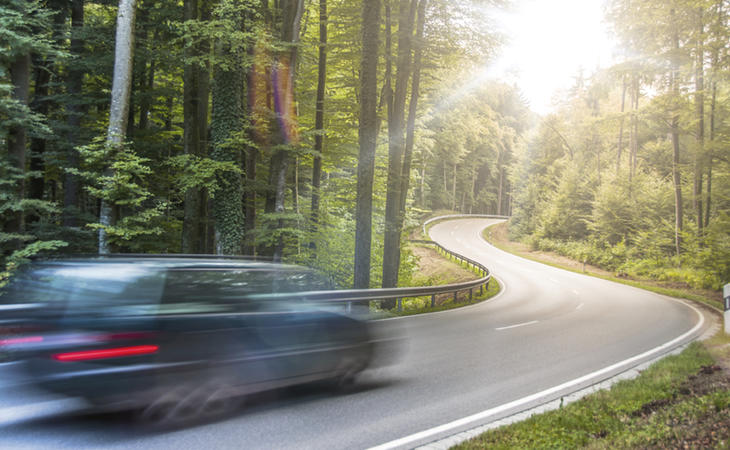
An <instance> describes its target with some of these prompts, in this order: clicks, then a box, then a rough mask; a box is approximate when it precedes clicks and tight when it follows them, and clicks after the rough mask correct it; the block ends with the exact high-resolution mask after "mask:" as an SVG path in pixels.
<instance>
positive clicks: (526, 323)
mask: <svg viewBox="0 0 730 450" xmlns="http://www.w3.org/2000/svg"><path fill="white" fill-rule="evenodd" d="M533 323H538V321H537V320H533V321H530V322H523V323H518V324H515V325H509V326H506V327H499V328H495V330H497V331H502V330H509V329H510V328H517V327H524V326H525V325H532V324H533Z"/></svg>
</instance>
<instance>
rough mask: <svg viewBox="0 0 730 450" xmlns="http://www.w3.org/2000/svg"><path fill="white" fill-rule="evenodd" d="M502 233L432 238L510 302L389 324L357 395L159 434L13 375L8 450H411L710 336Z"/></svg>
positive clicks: (6, 411)
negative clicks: (490, 278) (504, 245)
mask: <svg viewBox="0 0 730 450" xmlns="http://www.w3.org/2000/svg"><path fill="white" fill-rule="evenodd" d="M494 222H495V220H493V219H465V220H455V221H449V222H442V223H439V224H437V225H435V226H433V227H432V228H431V236H432V238H433V239H434V240H436V241H438V242H439V243H441V244H442V245H444V246H445V247H448V248H450V249H452V250H454V251H456V252H458V253H461V254H463V255H465V256H468V257H470V258H472V259H475V260H478V261H480V262H481V263H483V264H484V265H486V266H487V267H489V268H490V269H491V271H492V273H493V274H494V275H495V276H496V277H497V278H498V279H499V280H500V282H502V283H503V286H504V291H503V293H501V294H499V295H498V296H497V297H495V298H493V299H492V300H490V301H488V302H485V303H481V304H479V305H476V306H470V307H467V308H462V309H458V310H452V311H448V312H443V313H436V314H426V315H420V316H412V317H407V318H402V319H395V320H389V321H386V322H383V323H382V324H381V325H382V326H385V327H397V328H399V329H400V330H402V332H403V333H405V335H407V337H408V340H407V344H406V347H407V348H405V349H404V351H403V354H402V357H401V358H400V359H399V360H398V362H397V363H396V364H395V365H393V366H390V367H387V368H382V369H377V370H373V371H370V372H368V373H366V374H364V375H363V376H362V378H361V380H360V381H359V383H358V385H357V386H356V388H355V389H353V390H352V391H351V392H348V393H346V394H342V395H333V394H332V393H330V392H326V391H322V390H304V389H299V390H294V391H293V392H292V391H291V390H288V391H286V392H273V393H270V394H265V395H261V396H259V397H257V398H255V399H252V401H251V402H249V405H248V406H247V407H244V408H242V409H241V410H240V412H239V413H237V414H235V415H233V416H232V417H229V418H227V419H225V420H221V421H219V422H216V423H209V424H205V425H200V426H196V427H192V428H188V429H184V430H177V431H171V432H166V433H159V432H158V433H151V432H146V431H144V430H142V429H140V428H138V427H137V426H135V425H133V424H132V423H130V422H129V421H128V420H126V417H124V416H120V415H112V416H96V415H90V414H85V413H84V412H83V409H82V408H81V406H82V405H81V404H80V403H79V402H77V401H75V400H69V399H54V398H50V397H48V396H46V395H45V394H42V393H39V392H34V391H32V390H31V389H29V388H28V387H27V386H24V385H19V384H18V380H17V379H16V378H15V377H14V375H13V374H12V371H13V369H12V366H6V367H0V377H4V378H0V447H2V448H76V449H80V448H99V447H104V448H125V449H126V448H145V449H147V448H175V449H177V450H180V449H187V448H191V449H193V448H194V449H198V448H207V449H217V448H249V449H250V448H254V449H255V448H271V449H274V448H275V449H287V448H292V449H294V448H296V449H306V448H312V449H328V448H337V449H339V448H348V449H351V448H370V447H375V446H382V447H381V448H394V447H414V446H417V445H421V444H425V443H428V442H431V441H433V440H435V439H438V438H441V437H445V436H447V435H450V434H454V433H456V432H458V431H461V430H464V429H468V428H472V427H475V426H477V425H480V424H483V423H487V422H490V421H493V420H497V419H499V418H501V417H504V416H507V415H509V414H512V413H514V412H517V411H521V410H524V409H526V408H528V407H530V406H535V405H537V404H540V403H542V402H545V401H548V400H551V399H555V398H558V397H560V396H562V395H566V394H567V393H569V392H572V391H576V390H578V389H580V388H583V387H586V386H588V385H591V384H594V383H596V382H598V381H601V380H603V379H606V378H608V377H610V376H612V375H615V374H616V373H618V372H621V371H623V370H626V369H628V368H629V367H632V366H635V365H637V364H639V363H641V362H643V361H645V360H648V359H651V358H652V357H656V356H657V354H658V353H662V352H666V351H669V350H671V348H673V347H676V346H678V345H681V344H682V343H685V342H687V341H689V340H691V339H692V338H694V337H696V336H697V335H698V334H699V333H701V331H702V329H703V328H704V327H705V326H707V323H708V322H707V321H705V320H704V319H703V318H702V316H701V313H699V312H698V311H697V310H695V309H694V308H692V307H690V306H688V305H685V304H684V303H682V302H679V301H675V300H671V299H668V298H667V297H663V296H659V295H656V294H653V293H650V292H646V291H642V290H639V289H635V288H631V287H628V286H625V285H621V284H616V283H612V282H608V281H604V280H600V279H595V278H590V277H586V276H582V275H579V274H575V273H572V272H566V271H563V270H559V269H555V268H552V267H548V266H545V265H541V264H538V263H535V262H532V261H527V260H524V259H521V258H518V257H515V256H512V255H510V254H507V253H504V252H502V251H500V250H498V249H496V248H494V247H492V246H490V245H489V244H487V243H485V242H484V241H482V240H481V238H480V237H479V232H480V231H481V230H482V229H483V228H484V227H485V226H486V225H487V224H490V223H494ZM627 360H628V361H627Z"/></svg>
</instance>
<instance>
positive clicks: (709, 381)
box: [455, 342, 730, 449]
mask: <svg viewBox="0 0 730 450" xmlns="http://www.w3.org/2000/svg"><path fill="white" fill-rule="evenodd" d="M686 446H689V447H691V448H700V447H702V448H708V447H709V448H730V378H729V377H728V376H727V373H725V372H724V371H722V370H720V369H719V367H718V366H715V365H714V360H713V358H712V356H711V355H710V353H709V352H708V350H707V349H705V348H704V347H703V346H702V344H700V343H696V342H695V343H692V344H690V345H689V346H688V347H687V348H686V349H685V350H684V351H683V352H682V353H680V354H678V355H674V356H669V357H667V358H664V359H663V360H661V361H659V362H657V363H656V364H654V365H652V366H651V367H649V368H648V369H647V370H645V371H644V372H642V373H641V375H640V376H639V377H637V378H636V379H633V380H625V381H621V382H618V383H616V384H615V385H614V386H613V387H612V388H611V389H610V390H607V391H600V392H597V393H595V394H592V395H589V396H586V397H584V398H582V399H580V400H578V401H576V402H574V403H571V404H569V405H567V406H565V407H562V408H560V409H557V410H554V411H550V412H546V413H543V414H540V415H536V416H533V417H531V418H529V419H527V420H525V421H522V422H519V423H515V424H513V425H509V426H505V427H501V428H498V429H496V430H492V431H489V432H487V433H485V434H482V435H481V436H478V437H477V438H474V439H472V440H470V441H467V442H464V443H462V444H460V445H458V446H456V447H455V448H457V449H477V448H576V447H583V448H595V449H607V448H649V447H651V448H682V447H685V448H686Z"/></svg>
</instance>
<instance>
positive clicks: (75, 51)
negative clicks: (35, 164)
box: [62, 0, 86, 227]
mask: <svg viewBox="0 0 730 450" xmlns="http://www.w3.org/2000/svg"><path fill="white" fill-rule="evenodd" d="M83 27H84V0H71V42H70V47H69V53H70V54H71V57H73V58H79V57H80V56H81V55H82V53H83V51H84V41H83V40H82V39H81V37H80V36H79V34H80V32H81V30H82V28H83ZM83 82H84V71H83V69H79V64H73V63H72V64H69V68H68V75H67V78H66V93H67V94H68V96H69V97H70V98H71V99H74V100H73V101H70V102H67V103H66V117H67V118H66V123H67V125H68V132H67V134H66V141H67V145H68V148H67V153H66V155H67V156H66V167H68V168H70V169H78V168H79V154H78V151H77V150H76V146H77V145H78V144H79V130H81V118H82V117H83V115H84V112H85V109H86V108H85V107H84V106H83V105H81V104H80V103H79V99H80V98H81V91H82V89H83ZM78 210H79V179H78V177H77V176H76V175H74V174H72V173H69V172H66V173H65V174H64V178H63V217H62V224H63V226H65V227H76V226H77V225H78Z"/></svg>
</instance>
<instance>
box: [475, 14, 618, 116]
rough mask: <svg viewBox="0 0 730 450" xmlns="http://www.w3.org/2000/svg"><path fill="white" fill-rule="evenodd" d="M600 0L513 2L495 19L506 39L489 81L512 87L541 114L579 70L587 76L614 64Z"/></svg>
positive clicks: (570, 82) (489, 68) (489, 67)
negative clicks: (515, 87) (519, 91)
mask: <svg viewBox="0 0 730 450" xmlns="http://www.w3.org/2000/svg"><path fill="white" fill-rule="evenodd" d="M602 4H603V2H602V1H601V0H550V1H546V0H517V2H516V3H515V5H514V7H513V8H511V9H510V10H509V11H503V12H500V13H497V15H496V17H495V20H496V22H497V23H498V25H499V27H500V29H501V30H500V31H501V32H502V33H504V35H505V37H506V44H505V46H504V48H503V49H502V51H501V53H500V55H499V57H498V58H497V59H496V60H495V61H494V62H493V63H492V64H490V65H489V66H488V67H487V68H486V73H487V74H489V77H490V78H496V79H499V80H502V81H507V82H510V83H516V84H517V85H518V86H519V87H520V89H521V90H522V92H523V93H524V95H525V97H526V98H527V99H528V101H529V102H530V108H531V109H532V110H533V111H535V112H537V113H539V114H545V113H547V112H549V111H550V110H551V108H552V106H553V105H552V101H551V99H552V97H553V95H554V94H555V92H556V91H558V90H560V89H565V88H568V87H570V86H571V85H572V83H573V82H574V80H575V78H576V76H577V75H578V74H579V73H580V71H581V70H582V71H583V73H584V74H586V75H587V74H590V73H591V72H593V71H594V70H595V69H597V68H599V67H606V66H608V65H609V64H610V63H611V62H612V61H611V60H612V49H613V44H612V41H611V39H610V37H609V34H608V32H607V27H606V25H605V24H604V23H603V8H602Z"/></svg>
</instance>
